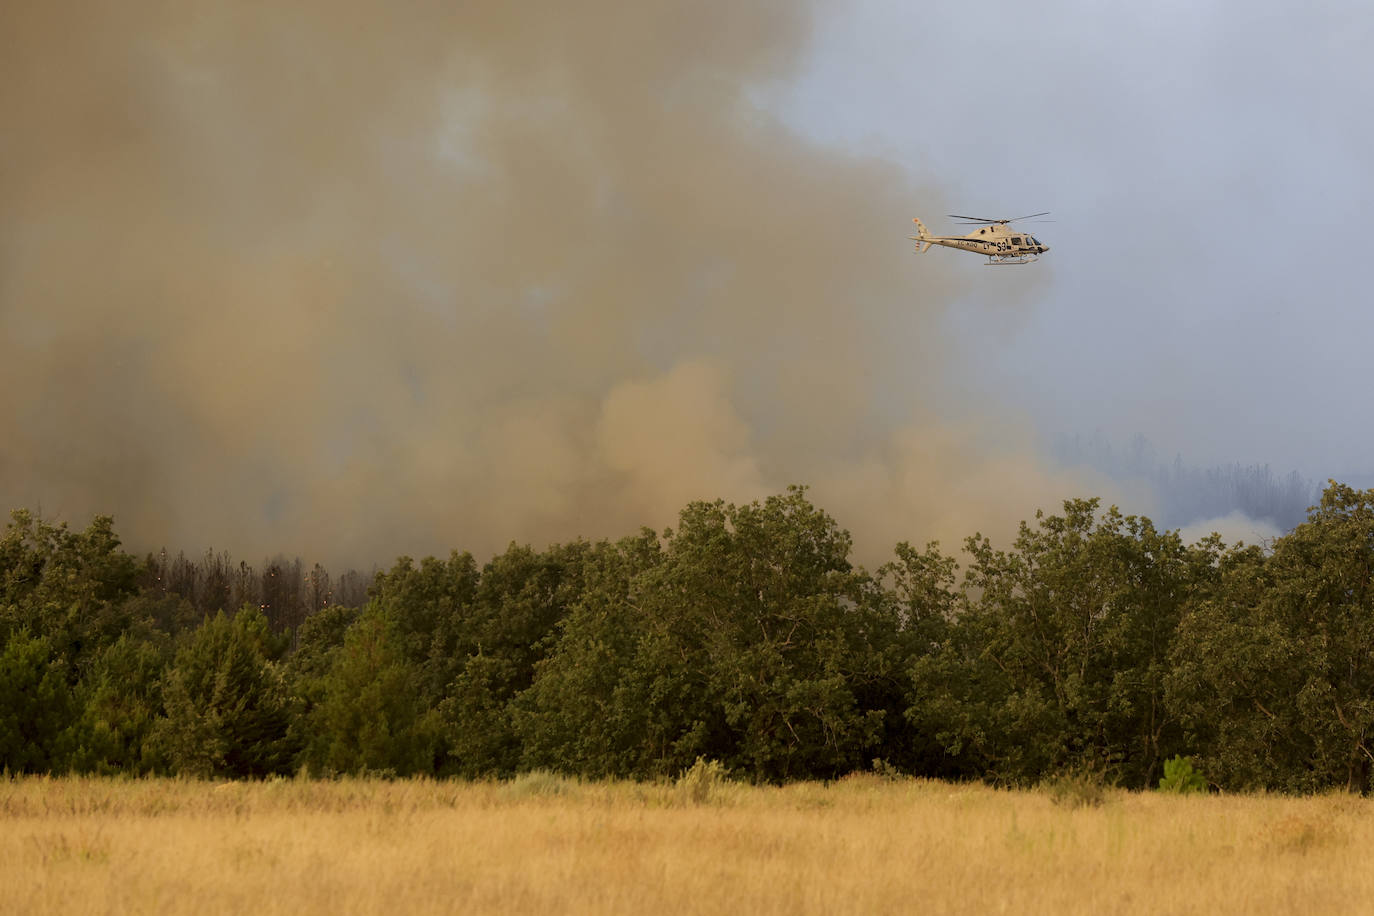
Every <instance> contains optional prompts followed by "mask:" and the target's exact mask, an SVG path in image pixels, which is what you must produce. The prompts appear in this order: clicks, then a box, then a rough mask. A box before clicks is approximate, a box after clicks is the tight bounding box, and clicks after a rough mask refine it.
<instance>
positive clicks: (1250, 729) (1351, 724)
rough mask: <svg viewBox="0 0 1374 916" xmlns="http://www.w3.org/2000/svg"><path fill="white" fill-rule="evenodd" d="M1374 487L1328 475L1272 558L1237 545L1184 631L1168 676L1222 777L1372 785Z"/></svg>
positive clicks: (1242, 784) (1206, 760)
mask: <svg viewBox="0 0 1374 916" xmlns="http://www.w3.org/2000/svg"><path fill="white" fill-rule="evenodd" d="M1371 576H1374V490H1365V491H1360V490H1354V489H1352V488H1350V487H1348V486H1344V485H1342V484H1337V483H1335V482H1334V481H1333V482H1332V483H1331V484H1330V485H1329V486H1328V487H1327V489H1326V491H1325V492H1324V493H1323V494H1322V498H1321V503H1320V505H1318V506H1316V507H1314V508H1313V509H1312V510H1311V512H1310V513H1309V515H1308V519H1307V521H1306V522H1304V523H1303V524H1301V525H1299V526H1298V527H1297V528H1295V529H1294V530H1293V531H1292V532H1291V533H1289V534H1288V535H1286V536H1284V537H1282V538H1279V539H1278V540H1277V541H1275V542H1274V544H1273V551H1272V554H1270V555H1268V556H1265V555H1264V554H1263V553H1262V552H1261V551H1259V550H1255V549H1252V550H1247V551H1242V552H1238V553H1237V554H1236V555H1234V556H1232V557H1230V558H1228V561H1227V562H1226V563H1225V564H1224V569H1223V578H1222V582H1221V585H1220V587H1219V588H1218V589H1217V591H1216V593H1215V594H1214V595H1213V596H1211V597H1210V598H1209V599H1208V600H1206V601H1200V602H1198V604H1197V606H1196V607H1194V608H1192V609H1191V612H1190V613H1189V615H1188V617H1187V619H1186V620H1185V621H1184V622H1183V624H1182V626H1181V629H1180V636H1179V640H1178V644H1177V647H1176V650H1175V653H1174V659H1173V661H1174V671H1173V673H1172V674H1171V677H1170V683H1169V688H1170V702H1171V704H1172V705H1173V706H1174V707H1175V708H1177V709H1178V711H1179V715H1180V716H1181V717H1182V718H1183V720H1184V722H1185V724H1186V725H1187V727H1188V729H1189V732H1190V736H1191V738H1192V740H1193V741H1195V742H1196V746H1197V747H1199V748H1201V749H1202V753H1201V754H1200V757H1201V759H1202V763H1203V768H1204V769H1205V770H1206V772H1207V773H1208V774H1209V775H1210V776H1212V777H1213V778H1214V779H1216V780H1217V782H1218V783H1219V784H1221V785H1224V786H1228V787H1233V788H1247V787H1256V788H1257V787H1265V788H1275V789H1283V790H1288V791H1318V790H1323V789H1327V788H1330V787H1333V786H1344V787H1346V788H1348V789H1351V790H1357V791H1361V792H1367V791H1368V790H1369V788H1370V768H1371V762H1374V742H1372V741H1371V735H1374V581H1371Z"/></svg>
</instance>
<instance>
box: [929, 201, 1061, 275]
mask: <svg viewBox="0 0 1374 916" xmlns="http://www.w3.org/2000/svg"><path fill="white" fill-rule="evenodd" d="M1049 212H1050V211H1048V210H1046V211H1045V212H1044V213H1031V214H1029V215H1027V216H1013V217H1012V218H1011V219H983V218H982V217H978V216H958V215H956V214H953V213H951V214H950V217H949V218H950V219H961V220H965V222H964V223H961V224H960V225H964V226H979V227H980V228H979V229H978V230H976V231H974V232H970V233H969V234H968V235H931V234H930V232H928V231H927V230H926V226H925V223H923V222H921V220H920V219H919V218H917V219H913V220H912V222H913V223H915V224H916V231H917V232H919V233H920V235H909V236H907V238H909V239H911V240H912V241H913V242H919V243H920V244H918V245H917V246H916V250H917V251H918V252H926V251H929V250H930V247H931V246H932V245H943V246H945V247H946V248H957V249H959V250H960V251H971V252H973V253H974V254H985V255H987V256H988V261H987V265H988V266H989V267H992V266H993V265H997V264H1029V263H1030V262H1031V261H1034V260H1036V259H1038V258H1039V257H1040V255H1042V254H1044V253H1045V252H1047V251H1049V250H1050V246H1048V245H1046V244H1044V243H1042V242H1041V241H1040V240H1039V239H1037V238H1035V237H1034V236H1032V235H1028V234H1027V233H1024V232H1017V231H1016V230H1015V229H1010V228H1008V226H1007V224H1008V223H1014V222H1016V221H1017V220H1023V219H1033V218H1035V217H1037V216H1048V215H1049Z"/></svg>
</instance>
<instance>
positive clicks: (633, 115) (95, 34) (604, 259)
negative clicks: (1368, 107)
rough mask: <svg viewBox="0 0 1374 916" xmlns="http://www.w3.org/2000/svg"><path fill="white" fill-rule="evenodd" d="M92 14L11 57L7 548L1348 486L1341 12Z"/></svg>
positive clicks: (1350, 192)
mask: <svg viewBox="0 0 1374 916" xmlns="http://www.w3.org/2000/svg"><path fill="white" fill-rule="evenodd" d="M66 7H67V5H64V4H62V3H39V2H36V0H21V2H18V3H11V4H7V5H6V8H5V12H4V13H3V14H0V157H3V158H2V159H0V161H2V162H3V163H4V167H3V168H0V430H3V433H4V435H3V438H0V502H3V503H4V504H6V505H10V506H17V505H28V506H32V507H40V508H42V510H43V511H44V512H45V514H48V515H52V516H56V517H59V518H65V519H69V520H71V521H73V522H76V523H81V524H84V522H85V521H86V520H87V519H88V518H89V516H90V514H91V513H94V512H107V513H112V514H114V515H115V517H116V524H117V526H118V528H119V530H120V531H121V532H123V533H124V534H125V537H126V541H127V542H128V543H129V544H130V546H131V547H133V548H134V549H153V548H156V547H157V546H161V545H163V544H166V545H168V546H170V547H172V548H173V549H176V548H178V547H184V548H186V549H189V550H200V549H204V548H205V547H215V548H222V549H229V550H231V551H233V552H234V553H235V555H237V556H244V557H247V558H249V559H252V558H253V557H254V556H255V554H263V553H268V552H275V551H279V550H280V551H286V552H289V553H292V554H300V555H303V556H305V557H307V558H309V559H322V560H324V561H326V562H330V563H342V562H347V563H363V564H366V563H371V562H383V563H385V562H388V561H389V560H390V559H391V558H392V557H394V556H395V555H397V554H400V553H410V554H415V555H422V554H426V553H446V552H447V551H448V550H449V549H450V548H454V547H457V548H461V549H472V550H474V551H476V552H478V553H482V552H485V551H491V550H495V549H500V548H501V547H502V546H504V545H505V543H507V542H508V541H510V540H518V541H530V542H533V543H536V544H542V543H547V542H549V541H551V540H557V539H566V538H570V537H575V536H578V535H586V536H594V537H600V536H615V535H619V534H624V533H628V532H630V531H633V530H634V529H635V528H636V527H637V526H638V525H641V524H647V525H651V526H654V527H661V526H663V525H665V524H670V523H671V522H672V521H673V518H674V516H675V513H676V510H677V509H678V508H680V507H681V506H682V505H683V504H684V503H685V502H686V501H687V500H689V499H695V498H715V497H724V498H727V499H731V500H735V501H739V500H747V499H753V498H757V497H759V496H762V495H765V494H767V493H770V492H777V491H778V490H779V489H780V488H782V487H783V486H785V485H787V484H789V483H805V484H809V485H811V486H812V487H813V496H814V497H815V499H816V501H817V502H818V503H819V504H821V505H822V506H823V507H825V508H827V509H828V510H830V511H831V512H832V513H833V514H834V515H836V517H837V518H838V519H839V521H840V522H841V524H843V525H845V526H846V527H848V528H850V529H851V530H852V531H853V532H854V533H855V536H856V540H857V541H858V543H859V546H860V554H861V558H862V559H864V560H865V561H866V562H872V561H873V560H875V559H881V557H882V555H883V554H884V553H885V552H886V551H887V550H888V549H890V546H891V544H892V543H893V542H895V541H896V540H897V539H899V538H903V539H909V540H912V541H917V542H923V541H924V540H926V539H928V538H932V537H938V538H941V539H943V540H944V541H945V542H946V543H949V542H951V541H956V540H957V539H959V538H960V537H962V536H963V535H966V534H970V533H972V532H973V531H975V530H984V531H987V532H989V533H994V534H996V533H998V532H1009V531H1010V530H1012V528H1013V526H1014V524H1015V521H1016V520H1018V519H1021V518H1026V517H1029V516H1030V515H1031V514H1032V513H1033V512H1034V510H1035V508H1037V507H1040V506H1046V507H1051V508H1052V507H1054V506H1055V505H1056V504H1057V503H1058V501H1059V500H1061V499H1063V498H1065V497H1067V496H1077V495H1093V494H1101V495H1104V496H1106V497H1107V498H1109V499H1114V500H1119V501H1122V502H1123V504H1124V505H1126V506H1127V508H1129V509H1131V510H1134V511H1148V510H1149V506H1148V501H1147V500H1146V499H1145V497H1144V496H1143V495H1142V494H1136V493H1132V492H1129V491H1123V490H1121V489H1120V488H1119V487H1115V486H1113V485H1110V484H1108V483H1107V482H1106V481H1103V480H1100V479H1096V478H1094V477H1092V476H1090V475H1086V474H1084V473H1082V472H1078V471H1073V472H1069V471H1065V470H1064V469H1060V468H1056V467H1055V466H1054V465H1053V464H1052V463H1051V462H1049V461H1047V460H1046V459H1045V458H1044V457H1043V454H1044V448H1043V445H1044V442H1045V440H1046V438H1047V437H1053V436H1054V435H1057V434H1060V433H1069V434H1073V433H1086V434H1091V433H1092V432H1094V431H1096V430H1101V431H1103V432H1104V433H1105V434H1107V435H1109V436H1113V437H1127V436H1130V435H1133V434H1136V433H1143V434H1145V435H1147V436H1149V437H1150V438H1151V439H1152V440H1153V441H1154V442H1155V444H1156V445H1157V446H1158V447H1159V449H1160V450H1161V451H1162V452H1166V453H1172V452H1174V451H1178V452H1181V453H1182V454H1183V455H1184V456H1185V458H1186V459H1187V460H1189V461H1192V462H1199V463H1201V462H1213V461H1242V462H1247V463H1248V462H1269V463H1271V464H1273V465H1275V466H1276V468H1278V469H1280V470H1286V469H1288V468H1290V467H1293V468H1298V469H1300V470H1302V471H1303V472H1304V473H1306V474H1309V475H1311V476H1314V477H1320V476H1325V475H1327V474H1337V475H1341V474H1344V473H1346V472H1348V471H1353V470H1367V469H1368V467H1369V463H1370V462H1369V461H1368V459H1367V457H1366V456H1367V455H1368V454H1369V453H1370V447H1371V445H1374V431H1372V430H1374V423H1371V419H1374V417H1372V416H1371V413H1374V408H1371V406H1370V400H1369V398H1368V397H1367V395H1366V387H1367V386H1366V385H1365V384H1364V381H1365V379H1366V377H1367V376H1368V372H1367V370H1366V369H1365V366H1364V354H1365V351H1367V350H1368V344H1367V341H1368V340H1369V339H1370V335H1369V333H1368V332H1369V330H1370V325H1371V323H1374V319H1371V318H1370V310H1369V307H1368V303H1369V297H1368V296H1367V295H1365V293H1364V289H1363V287H1364V286H1365V285H1367V277H1365V276H1363V275H1362V273H1361V271H1360V265H1361V262H1362V260H1363V249H1362V247H1361V243H1362V241H1363V239H1362V238H1361V237H1360V236H1359V234H1358V228H1359V227H1361V226H1362V225H1363V219H1362V217H1363V215H1364V213H1365V212H1366V211H1367V210H1369V209H1370V208H1371V205H1372V204H1374V199H1372V198H1374V195H1371V179H1370V177H1369V176H1368V172H1367V169H1362V168H1361V165H1362V164H1364V163H1368V162H1370V161H1374V158H1372V157H1371V153H1374V148H1372V147H1371V128H1370V126H1369V122H1370V119H1369V118H1368V117H1367V116H1366V115H1365V113H1364V106H1363V105H1362V102H1364V101H1365V99H1364V97H1365V96H1366V95H1367V91H1366V89H1365V87H1366V86H1367V85H1368V84H1369V76H1370V75H1371V74H1370V65H1369V64H1368V63H1364V62H1363V51H1364V49H1365V48H1367V47H1368V46H1369V43H1370V39H1371V37H1374V36H1371V32H1370V21H1371V16H1370V14H1369V13H1365V12H1353V11H1354V10H1356V9H1357V5H1355V4H1348V5H1344V6H1336V5H1327V6H1324V7H1323V6H1321V5H1317V6H1313V5H1306V6H1304V7H1303V8H1302V9H1301V11H1299V10H1298V9H1297V8H1296V7H1294V8H1293V10H1292V11H1290V10H1289V9H1288V6H1287V5H1282V6H1281V5H1278V4H1273V5H1272V9H1273V12H1272V13H1267V12H1265V10H1266V9H1267V8H1268V7H1266V5H1265V4H1253V3H1246V4H1240V3H1234V4H1214V5H1202V6H1199V5H1197V4H1178V5H1177V6H1176V8H1174V7H1171V6H1170V5H1168V4H1164V5H1161V4H1154V5H1149V6H1146V5H1138V4H1133V5H1129V6H1128V5H1125V4H1099V3H1092V4H1089V3H1082V4H1064V3H1054V2H1049V3H1044V2H1041V3H1036V4H982V5H977V6H975V5H967V4H963V5H960V4H948V5H926V4H922V5H919V6H918V5H915V4H908V3H897V2H891V3H881V2H864V3H845V4H833V5H827V4H817V5H816V10H817V11H816V14H815V15H814V16H812V15H811V14H810V11H811V8H812V5H810V4H801V3H795V2H790V0H786V2H785V0H755V2H736V0H712V2H688V0H655V2H643V3H637V4H633V5H627V4H623V3H617V2H611V0H593V2H585V3H582V4H579V5H577V10H576V15H572V14H571V13H570V12H569V8H568V7H567V5H566V4H561V3H554V2H551V0H550V2H546V3H544V2H530V3H524V4H508V3H501V2H496V0H491V2H473V3H465V4H437V3H436V4H426V5H420V6H418V7H415V8H407V9H406V10H405V11H404V12H402V11H400V10H399V9H398V8H397V9H393V8H392V7H390V6H388V5H386V4H381V3H375V4H374V3H365V2H360V0H354V2H325V0H296V2H290V3H278V2H271V3H269V2H240V3H227V2H210V0H206V2H200V3H187V4H182V5H176V6H173V7H168V6H167V5H165V4H161V3H156V2H152V0H148V2H122V3H113V2H110V3H80V4H71V5H70V8H66ZM1046 209H1048V210H1052V211H1054V217H1055V219H1056V220H1057V222H1056V223H1053V224H1048V225H1044V226H1037V227H1036V233H1037V235H1039V236H1040V238H1041V239H1042V240H1044V241H1045V242H1047V243H1048V244H1050V245H1051V246H1053V250H1052V251H1051V252H1050V253H1049V254H1048V255H1047V256H1046V257H1045V258H1044V259H1042V260H1041V262H1040V263H1038V264H1034V265H1030V266H1027V267H1022V268H987V267H984V266H982V264H981V259H980V258H977V257H974V256H971V255H967V254H962V253H959V252H954V251H949V250H936V251H932V252H930V253H928V254H926V255H922V256H917V255H914V254H912V253H911V250H910V243H909V242H907V241H906V240H905V237H906V236H907V235H908V234H910V232H911V223H910V218H911V217H912V216H917V215H919V216H921V217H922V218H924V219H925V220H926V222H927V223H928V224H929V225H930V226H931V227H932V229H934V230H935V231H941V230H942V229H945V228H946V227H947V225H948V224H947V221H946V220H945V219H944V214H946V213H950V212H959V213H974V214H979V215H988V216H999V215H1017V214H1020V213H1028V212H1033V211H1037V210H1046ZM1361 281H1364V282H1361Z"/></svg>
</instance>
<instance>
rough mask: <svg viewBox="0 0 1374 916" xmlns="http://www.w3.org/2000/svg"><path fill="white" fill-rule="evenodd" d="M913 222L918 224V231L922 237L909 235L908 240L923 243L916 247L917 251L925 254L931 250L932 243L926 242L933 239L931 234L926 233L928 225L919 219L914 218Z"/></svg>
mask: <svg viewBox="0 0 1374 916" xmlns="http://www.w3.org/2000/svg"><path fill="white" fill-rule="evenodd" d="M911 221H912V222H913V223H915V224H916V231H917V232H919V233H920V235H909V236H907V238H909V239H911V240H912V241H913V242H921V243H922V244H920V245H917V246H916V250H917V251H918V252H921V253H922V254H924V253H925V252H927V251H929V250H930V245H931V243H930V242H928V241H926V240H927V239H929V238H930V237H931V236H930V233H929V232H927V231H926V224H925V223H923V222H921V221H920V219H919V218H915V217H913V218H912V220H911Z"/></svg>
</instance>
